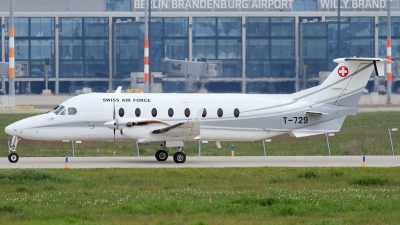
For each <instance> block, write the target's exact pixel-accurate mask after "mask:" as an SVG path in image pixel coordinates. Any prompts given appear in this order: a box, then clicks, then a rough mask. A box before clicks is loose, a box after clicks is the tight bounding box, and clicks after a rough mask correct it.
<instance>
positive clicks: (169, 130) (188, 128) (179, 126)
mask: <svg viewBox="0 0 400 225" xmlns="http://www.w3.org/2000/svg"><path fill="white" fill-rule="evenodd" d="M202 112H203V109H201V110H199V112H198V113H197V115H196V116H195V117H194V118H193V119H192V120H189V121H183V122H179V123H176V124H174V125H171V126H167V127H164V128H161V129H156V130H153V131H151V133H152V134H163V135H165V136H174V137H177V136H198V135H200V120H201V114H202Z"/></svg>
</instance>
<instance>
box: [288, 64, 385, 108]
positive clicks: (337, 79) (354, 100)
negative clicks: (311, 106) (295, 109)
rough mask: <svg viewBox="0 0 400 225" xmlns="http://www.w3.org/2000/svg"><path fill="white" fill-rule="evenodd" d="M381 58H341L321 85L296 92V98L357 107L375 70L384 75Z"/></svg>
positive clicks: (378, 74) (377, 73) (379, 74)
mask: <svg viewBox="0 0 400 225" xmlns="http://www.w3.org/2000/svg"><path fill="white" fill-rule="evenodd" d="M385 61H387V60H386V59H381V58H339V59H335V60H334V62H336V63H338V65H337V66H336V68H335V69H334V70H333V71H332V73H331V74H330V75H329V76H328V77H327V78H326V80H325V81H324V82H323V83H322V84H321V85H319V86H317V87H314V88H312V89H307V90H304V91H301V92H297V93H295V94H294V98H296V99H299V100H300V99H301V100H302V101H310V102H314V103H324V104H332V105H337V106H348V107H356V106H357V104H358V101H359V100H360V97H361V95H362V92H363V90H364V89H365V86H366V85H367V82H368V80H369V78H370V76H371V72H372V70H375V73H376V75H377V76H383V75H384V63H385Z"/></svg>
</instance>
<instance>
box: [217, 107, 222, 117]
mask: <svg viewBox="0 0 400 225" xmlns="http://www.w3.org/2000/svg"><path fill="white" fill-rule="evenodd" d="M217 115H218V117H222V115H224V112H223V111H222V109H221V108H219V109H218V111H217Z"/></svg>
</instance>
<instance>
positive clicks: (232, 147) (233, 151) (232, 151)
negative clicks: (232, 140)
mask: <svg viewBox="0 0 400 225" xmlns="http://www.w3.org/2000/svg"><path fill="white" fill-rule="evenodd" d="M231 156H232V157H233V156H235V146H234V145H231Z"/></svg>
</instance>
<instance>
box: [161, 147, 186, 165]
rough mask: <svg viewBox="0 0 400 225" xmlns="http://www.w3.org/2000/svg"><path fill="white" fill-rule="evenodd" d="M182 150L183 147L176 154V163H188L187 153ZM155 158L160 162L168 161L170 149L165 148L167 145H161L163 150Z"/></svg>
mask: <svg viewBox="0 0 400 225" xmlns="http://www.w3.org/2000/svg"><path fill="white" fill-rule="evenodd" d="M182 148H183V147H179V151H178V152H176V153H175V154H174V157H173V158H174V162H175V163H184V162H185V161H186V153H185V152H184V151H183V149H182ZM155 156H156V159H157V160H158V161H165V160H167V159H168V148H167V147H165V143H164V144H162V145H161V149H160V150H158V151H157V152H156V154H155Z"/></svg>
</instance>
